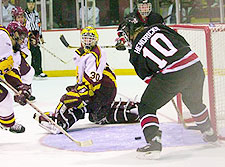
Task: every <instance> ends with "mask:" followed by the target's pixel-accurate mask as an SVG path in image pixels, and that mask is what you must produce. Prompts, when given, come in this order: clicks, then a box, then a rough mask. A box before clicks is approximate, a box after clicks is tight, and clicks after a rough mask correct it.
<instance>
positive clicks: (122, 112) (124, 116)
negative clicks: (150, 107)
mask: <svg viewBox="0 0 225 167" xmlns="http://www.w3.org/2000/svg"><path fill="white" fill-rule="evenodd" d="M107 120H108V122H109V123H134V122H138V121H139V115H138V108H137V103H134V102H131V101H127V102H124V101H123V102H122V101H118V102H114V103H113V104H112V107H111V111H110V113H109V114H108V116H107Z"/></svg>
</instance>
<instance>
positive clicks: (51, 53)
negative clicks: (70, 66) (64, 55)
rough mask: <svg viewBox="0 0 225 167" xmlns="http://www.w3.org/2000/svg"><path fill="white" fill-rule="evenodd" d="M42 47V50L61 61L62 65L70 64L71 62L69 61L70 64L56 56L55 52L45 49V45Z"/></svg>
mask: <svg viewBox="0 0 225 167" xmlns="http://www.w3.org/2000/svg"><path fill="white" fill-rule="evenodd" d="M40 46H41V48H43V49H44V50H45V51H46V52H48V53H49V54H50V55H52V56H53V57H55V58H57V59H58V60H59V61H61V62H62V63H64V64H67V63H69V62H70V61H71V60H72V59H71V60H69V61H68V62H66V61H64V60H62V59H61V58H59V57H58V56H56V54H55V53H53V52H51V51H50V50H49V49H47V48H46V47H44V46H43V45H40Z"/></svg>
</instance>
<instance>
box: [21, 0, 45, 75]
mask: <svg viewBox="0 0 225 167" xmlns="http://www.w3.org/2000/svg"><path fill="white" fill-rule="evenodd" d="M34 8H35V0H27V9H26V10H25V17H26V28H27V29H28V31H29V32H30V35H29V39H30V51H31V56H32V58H31V66H32V67H33V68H34V70H35V74H34V76H35V78H37V79H38V78H39V79H40V78H46V77H47V75H46V74H45V73H43V71H42V57H41V50H40V46H39V44H40V41H41V43H42V44H44V39H43V36H42V32H41V23H40V18H39V14H38V12H37V11H36V10H35V9H34Z"/></svg>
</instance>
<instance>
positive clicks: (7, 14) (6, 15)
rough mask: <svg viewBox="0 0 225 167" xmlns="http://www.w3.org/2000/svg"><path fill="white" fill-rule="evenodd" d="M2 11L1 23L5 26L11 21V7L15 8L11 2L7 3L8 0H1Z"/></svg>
mask: <svg viewBox="0 0 225 167" xmlns="http://www.w3.org/2000/svg"><path fill="white" fill-rule="evenodd" d="M2 3H3V4H2V13H3V15H2V16H3V17H2V18H3V22H2V25H3V26H4V27H7V26H8V24H9V23H10V22H11V21H12V14H11V12H12V9H13V8H15V6H13V5H12V4H10V3H9V0H2Z"/></svg>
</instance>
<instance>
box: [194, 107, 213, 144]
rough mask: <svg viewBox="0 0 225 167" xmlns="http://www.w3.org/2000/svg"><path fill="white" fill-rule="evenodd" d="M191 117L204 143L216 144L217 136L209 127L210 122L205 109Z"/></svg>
mask: <svg viewBox="0 0 225 167" xmlns="http://www.w3.org/2000/svg"><path fill="white" fill-rule="evenodd" d="M192 117H193V119H194V121H195V123H196V125H197V126H198V128H199V130H200V131H201V133H202V136H203V140H204V141H205V142H210V143H212V142H216V141H217V134H216V133H215V131H214V130H213V128H212V126H211V121H210V118H209V114H208V109H207V108H205V109H204V110H203V111H201V112H200V113H198V114H192Z"/></svg>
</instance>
